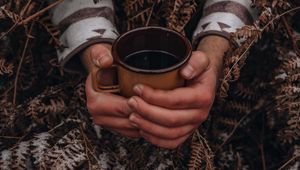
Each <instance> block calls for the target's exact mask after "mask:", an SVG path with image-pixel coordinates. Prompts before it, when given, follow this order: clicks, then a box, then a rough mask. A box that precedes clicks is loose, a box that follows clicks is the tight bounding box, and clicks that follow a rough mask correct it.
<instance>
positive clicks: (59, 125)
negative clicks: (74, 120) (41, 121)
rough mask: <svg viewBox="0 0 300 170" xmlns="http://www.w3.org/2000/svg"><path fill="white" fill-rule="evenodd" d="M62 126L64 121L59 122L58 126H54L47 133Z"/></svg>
mask: <svg viewBox="0 0 300 170" xmlns="http://www.w3.org/2000/svg"><path fill="white" fill-rule="evenodd" d="M64 124H65V122H64V121H62V122H60V124H58V125H56V126H55V127H54V128H52V129H50V130H49V131H48V133H51V132H52V131H54V130H56V129H57V128H59V127H61V126H63V125H64Z"/></svg>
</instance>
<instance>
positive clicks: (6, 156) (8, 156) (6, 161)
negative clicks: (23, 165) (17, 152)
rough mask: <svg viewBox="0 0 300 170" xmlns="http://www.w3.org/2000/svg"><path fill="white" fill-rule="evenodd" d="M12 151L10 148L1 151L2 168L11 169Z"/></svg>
mask: <svg viewBox="0 0 300 170" xmlns="http://www.w3.org/2000/svg"><path fill="white" fill-rule="evenodd" d="M11 163H12V152H11V151H10V150H3V151H1V153H0V168H1V169H11Z"/></svg>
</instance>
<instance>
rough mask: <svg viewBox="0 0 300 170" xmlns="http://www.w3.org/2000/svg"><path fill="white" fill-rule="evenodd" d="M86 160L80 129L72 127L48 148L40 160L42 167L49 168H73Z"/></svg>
mask: <svg viewBox="0 0 300 170" xmlns="http://www.w3.org/2000/svg"><path fill="white" fill-rule="evenodd" d="M85 161H87V155H86V153H85V150H84V146H83V140H82V139H81V138H80V131H79V130H78V129H74V130H72V131H70V132H69V133H67V134H66V135H65V136H64V137H62V138H61V139H60V140H59V141H58V142H57V143H56V144H55V145H54V146H53V148H49V149H48V150H47V151H46V153H45V156H44V161H42V167H43V168H47V167H51V169H62V170H67V169H75V168H78V167H80V166H81V165H82V164H83V163H84V162H85Z"/></svg>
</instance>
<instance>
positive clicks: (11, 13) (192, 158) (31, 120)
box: [0, 0, 300, 170]
mask: <svg viewBox="0 0 300 170" xmlns="http://www.w3.org/2000/svg"><path fill="white" fill-rule="evenodd" d="M61 1H62V0H58V1H53V2H52V4H46V2H45V1H41V0H25V1H21V0H4V1H0V6H1V8H0V25H1V27H0V96H1V98H0V169H49V167H50V169H51V168H53V169H113V168H115V169H118V168H119V169H120V168H121V167H126V168H127V169H158V168H161V169H168V168H171V169H172V168H173V169H175V168H177V169H188V168H190V169H207V170H210V169H214V168H216V169H299V161H300V149H299V148H300V145H299V143H300V113H299V112H300V95H299V93H300V84H299V81H300V80H299V78H300V72H299V71H300V49H299V48H300V28H299V27H300V26H299V25H300V24H299V16H300V3H299V1H297V0H270V1H267V0H253V1H252V2H253V7H254V8H256V9H257V10H258V19H257V20H256V21H255V23H254V24H253V25H251V26H245V27H243V28H241V29H239V30H237V32H235V33H233V34H232V42H233V43H232V44H233V46H232V50H231V51H230V52H229V53H228V55H227V56H226V58H225V61H224V70H223V71H224V77H223V78H222V79H221V83H220V85H221V87H220V89H219V93H218V96H217V99H216V102H215V105H214V106H213V108H212V113H211V114H210V117H209V119H208V121H207V122H205V123H204V124H203V125H202V126H201V127H199V130H198V131H197V132H195V133H194V135H193V137H192V139H191V141H188V142H186V143H185V145H184V146H182V147H181V148H180V149H178V150H175V151H167V150H163V149H160V148H157V147H155V146H153V145H150V144H148V143H146V142H145V141H144V140H142V139H138V140H131V139H127V138H123V137H120V136H119V135H117V134H113V133H111V132H109V131H107V130H105V129H102V128H100V127H96V128H95V127H94V125H93V123H92V120H91V118H90V116H89V114H88V112H87V110H86V107H85V105H86V100H85V92H84V81H85V76H86V75H85V74H84V73H82V74H75V73H72V72H70V71H68V70H61V69H60V68H59V64H58V62H57V59H56V51H55V50H56V49H62V48H64V45H63V44H62V43H61V42H60V41H59V34H60V32H59V31H58V30H57V28H56V27H55V26H54V25H52V24H51V22H50V20H49V16H48V14H47V11H48V10H49V9H51V8H52V7H53V6H55V5H56V4H58V3H60V2H61ZM94 2H95V3H97V2H99V0H94ZM162 2H163V1H162V0H126V1H124V3H120V1H118V0H116V4H119V6H118V7H117V8H118V9H124V11H121V12H120V16H119V24H120V26H122V28H123V29H122V30H128V29H132V28H136V27H139V26H147V25H162V26H166V27H169V28H171V29H175V30H177V31H180V32H182V33H184V29H185V27H186V25H187V24H188V20H189V18H190V17H191V16H192V15H193V13H195V11H196V10H198V8H199V6H197V4H199V3H202V2H203V1H196V0H186V1H184V0H173V1H166V2H165V3H162ZM121 4H122V6H121ZM122 12H123V13H122ZM121 14H125V15H124V16H121ZM121 21H126V22H125V23H122V22H121ZM62 72H63V74H61V73H62Z"/></svg>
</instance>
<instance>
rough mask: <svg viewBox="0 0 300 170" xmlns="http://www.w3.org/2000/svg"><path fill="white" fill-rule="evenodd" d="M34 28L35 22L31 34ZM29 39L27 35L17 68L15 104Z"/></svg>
mask: <svg viewBox="0 0 300 170" xmlns="http://www.w3.org/2000/svg"><path fill="white" fill-rule="evenodd" d="M32 28H33V24H31V26H30V29H29V33H30V34H31V31H32ZM29 40H30V37H28V36H27V38H26V42H25V45H24V48H23V51H22V56H21V60H20V63H19V65H18V69H17V73H16V78H15V83H14V98H13V105H15V104H16V99H17V87H18V80H19V74H20V71H21V67H22V64H23V60H24V58H25V54H26V51H27V46H28V44H29Z"/></svg>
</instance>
